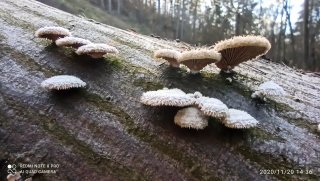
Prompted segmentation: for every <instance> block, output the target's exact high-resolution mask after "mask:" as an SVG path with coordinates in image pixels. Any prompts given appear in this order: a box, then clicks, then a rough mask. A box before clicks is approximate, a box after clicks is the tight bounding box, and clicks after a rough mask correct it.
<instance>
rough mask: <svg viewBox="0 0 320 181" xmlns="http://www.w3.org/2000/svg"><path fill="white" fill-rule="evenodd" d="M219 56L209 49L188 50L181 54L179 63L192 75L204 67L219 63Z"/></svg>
mask: <svg viewBox="0 0 320 181" xmlns="http://www.w3.org/2000/svg"><path fill="white" fill-rule="evenodd" d="M220 59H221V54H220V53H218V52H216V51H214V50H209V49H197V50H188V51H184V52H182V53H181V56H180V58H179V63H181V64H183V65H185V66H187V67H188V68H189V69H190V71H191V72H192V73H197V72H199V71H200V70H201V69H203V68H204V67H205V66H207V65H209V64H212V63H216V62H219V61H220Z"/></svg>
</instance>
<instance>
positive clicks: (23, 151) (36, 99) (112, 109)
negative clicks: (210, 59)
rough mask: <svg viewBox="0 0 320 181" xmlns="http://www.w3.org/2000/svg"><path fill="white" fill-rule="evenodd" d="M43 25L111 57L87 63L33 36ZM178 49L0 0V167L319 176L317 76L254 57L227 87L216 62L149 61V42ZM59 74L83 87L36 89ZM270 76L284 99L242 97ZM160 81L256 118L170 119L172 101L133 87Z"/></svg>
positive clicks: (87, 174) (140, 175)
mask: <svg viewBox="0 0 320 181" xmlns="http://www.w3.org/2000/svg"><path fill="white" fill-rule="evenodd" d="M48 25H58V26H62V27H65V28H68V29H69V30H70V31H72V33H73V35H75V36H79V37H82V38H87V39H89V40H90V41H92V42H97V43H108V44H110V45H112V46H115V47H117V48H118V49H119V51H120V54H119V55H117V56H110V57H107V58H103V59H98V60H93V59H90V58H88V57H84V56H77V55H75V54H74V51H73V50H72V49H67V48H58V47H56V46H55V45H53V44H51V43H50V42H48V41H46V40H42V39H38V38H35V37H34V31H35V30H36V29H38V28H40V27H42V26H48ZM181 47H183V44H179V43H175V42H170V41H164V40H158V39H155V38H151V37H147V36H143V35H139V34H136V33H133V32H126V31H124V30H120V29H117V28H114V27H110V26H107V25H103V24H100V23H98V22H94V21H93V20H88V19H83V18H79V17H76V16H74V15H70V14H68V13H65V12H62V11H60V10H57V9H54V8H51V7H49V6H46V5H43V4H41V3H38V2H36V1H33V0H22V1H14V0H2V1H1V2H0V83H1V84H0V145H1V146H0V161H1V162H0V163H4V162H6V163H14V164H17V165H19V163H25V164H36V163H49V164H51V163H54V164H59V165H60V166H59V168H58V169H57V170H58V171H57V173H56V174H28V175H27V176H33V179H34V180H259V181H260V180H297V179H298V180H317V179H318V178H319V176H320V144H319V143H320V138H319V133H318V132H317V131H316V127H317V124H319V122H320V119H319V112H320V111H319V109H320V104H319V102H320V100H319V95H320V85H319V82H320V78H319V77H317V76H316V75H314V74H305V73H301V72H300V73H299V72H297V71H296V70H293V69H290V68H288V67H285V66H283V65H278V64H273V63H270V62H266V61H263V60H257V61H255V62H250V63H247V64H244V65H242V66H240V67H238V68H236V69H235V71H236V72H237V73H236V75H234V77H233V82H232V83H230V82H228V81H226V79H225V77H224V76H223V75H220V74H218V73H217V72H218V69H217V68H215V67H214V66H211V67H209V68H207V69H206V70H205V71H203V72H202V73H201V74H198V75H192V74H189V73H187V72H186V71H185V70H183V69H180V70H178V69H174V68H169V66H168V64H166V63H164V62H163V61H161V60H156V59H153V58H152V52H153V51H154V50H156V49H159V48H171V49H179V48H181ZM61 74H67V75H75V76H77V77H79V78H81V79H82V80H84V81H85V82H87V84H88V86H87V88H86V89H82V90H71V91H63V92H48V91H45V90H43V89H41V87H40V83H41V82H42V81H43V80H44V79H46V78H48V77H50V76H54V75H61ZM270 79H272V80H275V81H276V82H277V83H279V84H280V85H281V86H283V87H284V89H285V90H286V91H287V92H289V94H290V97H288V98H281V99H272V98H271V99H269V100H268V101H267V102H266V103H263V102H260V101H256V100H253V99H251V97H250V95H251V93H252V91H253V89H254V88H255V87H256V86H257V85H258V84H259V83H261V82H263V81H265V80H270ZM163 87H169V88H180V89H182V90H183V91H185V92H189V93H193V92H194V91H200V92H201V93H202V94H203V95H205V96H210V97H215V98H218V99H220V100H222V101H223V102H224V103H225V104H226V105H227V106H228V107H229V108H236V109H241V110H244V111H247V112H248V113H249V114H251V115H252V116H253V117H255V118H256V119H257V120H259V121H260V124H259V126H258V127H257V128H254V129H249V130H243V131H242V130H233V129H227V128H225V127H223V126H222V125H220V124H219V123H218V122H216V121H215V120H214V119H211V120H210V121H209V126H208V127H207V128H206V129H205V130H202V131H194V130H188V129H181V128H179V127H178V126H176V125H175V124H174V123H173V118H174V115H175V113H176V112H177V110H178V109H177V108H170V107H163V108H150V107H147V106H143V105H141V104H140V103H139V98H140V96H141V94H142V92H144V91H147V90H157V89H159V88H163ZM268 170H269V171H268ZM271 170H273V171H275V172H276V173H274V172H273V173H274V174H271V172H270V171H271ZM277 170H278V171H277ZM291 170H294V173H291ZM301 171H302V172H301ZM268 173H270V174H268ZM0 175H1V174H0ZM27 176H26V175H24V178H25V177H27ZM4 178H5V176H4V175H1V178H0V179H1V180H3V179H4Z"/></svg>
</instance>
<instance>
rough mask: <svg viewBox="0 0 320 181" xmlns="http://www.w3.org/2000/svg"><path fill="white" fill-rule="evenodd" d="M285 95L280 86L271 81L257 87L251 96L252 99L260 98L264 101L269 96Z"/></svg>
mask: <svg viewBox="0 0 320 181" xmlns="http://www.w3.org/2000/svg"><path fill="white" fill-rule="evenodd" d="M286 94H287V93H286V92H285V91H284V90H283V88H282V87H281V86H279V85H278V84H276V83H275V82H273V81H267V82H265V83H263V84H261V85H259V87H258V89H257V90H256V91H255V92H254V93H253V94H252V95H251V97H252V98H260V99H262V100H266V97H270V96H278V97H280V96H285V95H286Z"/></svg>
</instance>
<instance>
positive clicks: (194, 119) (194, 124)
mask: <svg viewBox="0 0 320 181" xmlns="http://www.w3.org/2000/svg"><path fill="white" fill-rule="evenodd" d="M174 123H175V124H177V125H179V126H180V127H181V128H193V129H204V128H205V127H207V126H208V118H207V117H206V116H205V115H204V114H203V113H202V112H201V111H200V110H199V109H198V108H195V107H187V108H183V109H181V110H179V111H178V112H177V114H176V115H175V117H174Z"/></svg>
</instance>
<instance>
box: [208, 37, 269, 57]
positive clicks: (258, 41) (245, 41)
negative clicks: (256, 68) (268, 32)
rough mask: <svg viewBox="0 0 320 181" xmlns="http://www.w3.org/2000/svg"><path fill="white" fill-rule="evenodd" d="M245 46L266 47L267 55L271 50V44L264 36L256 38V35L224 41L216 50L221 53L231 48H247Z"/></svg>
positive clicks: (219, 43) (216, 45)
mask: <svg viewBox="0 0 320 181" xmlns="http://www.w3.org/2000/svg"><path fill="white" fill-rule="evenodd" d="M245 46H257V47H265V48H266V50H265V52H264V54H265V53H267V52H268V50H270V48H271V44H270V42H269V41H268V39H266V38H265V37H263V36H254V35H246V36H234V37H232V38H230V39H227V40H222V41H220V42H218V43H216V44H215V45H214V48H213V49H214V50H216V51H218V52H220V51H221V50H224V49H229V48H237V47H245Z"/></svg>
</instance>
